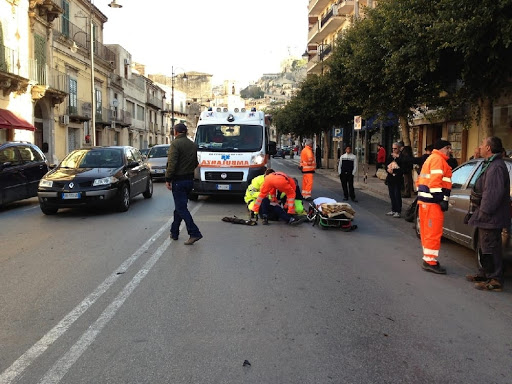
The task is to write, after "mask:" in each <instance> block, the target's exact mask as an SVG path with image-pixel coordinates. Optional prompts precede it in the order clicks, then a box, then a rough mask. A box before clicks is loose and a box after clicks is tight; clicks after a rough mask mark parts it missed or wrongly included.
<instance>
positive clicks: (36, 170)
mask: <svg viewBox="0 0 512 384" xmlns="http://www.w3.org/2000/svg"><path fill="white" fill-rule="evenodd" d="M48 169H49V167H48V161H47V160H46V157H45V156H44V154H43V152H41V150H40V149H39V148H38V147H37V146H36V145H34V144H31V143H25V142H14V141H13V142H7V143H4V144H0V206H1V205H4V204H7V203H11V202H13V201H16V200H23V199H28V198H30V197H34V196H37V186H38V184H39V180H40V179H41V177H43V176H44V174H45V173H46V172H48Z"/></svg>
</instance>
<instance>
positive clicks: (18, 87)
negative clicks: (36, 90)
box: [0, 43, 29, 96]
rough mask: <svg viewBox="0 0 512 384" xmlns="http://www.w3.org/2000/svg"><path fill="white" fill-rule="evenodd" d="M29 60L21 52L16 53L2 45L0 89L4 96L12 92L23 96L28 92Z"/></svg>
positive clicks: (0, 47) (0, 49) (0, 46)
mask: <svg viewBox="0 0 512 384" xmlns="http://www.w3.org/2000/svg"><path fill="white" fill-rule="evenodd" d="M27 61H28V60H27V58H24V57H21V55H20V53H19V51H14V50H12V49H10V48H9V47H6V46H5V45H3V44H1V43H0V89H1V90H2V91H3V95H4V96H8V95H9V94H10V93H11V92H16V93H17V94H18V95H22V94H24V93H25V92H27V88H28V84H29V69H28V66H27V65H26V64H25V65H24V63H26V62H27Z"/></svg>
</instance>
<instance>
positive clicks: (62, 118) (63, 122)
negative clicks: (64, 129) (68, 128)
mask: <svg viewBox="0 0 512 384" xmlns="http://www.w3.org/2000/svg"><path fill="white" fill-rule="evenodd" d="M59 123H60V124H61V125H68V124H69V116H68V115H61V116H59Z"/></svg>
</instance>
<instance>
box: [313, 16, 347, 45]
mask: <svg viewBox="0 0 512 384" xmlns="http://www.w3.org/2000/svg"><path fill="white" fill-rule="evenodd" d="M351 20H352V16H351V15H340V14H339V11H336V8H332V9H331V10H330V11H329V12H328V13H327V14H326V15H324V17H323V18H322V19H321V20H318V22H317V23H316V24H315V26H313V27H312V28H311V29H310V30H309V33H308V45H311V44H315V43H317V42H320V41H322V40H324V39H325V38H326V37H327V36H329V35H331V34H333V33H335V32H336V31H338V30H343V29H345V28H347V27H348V26H350V22H351Z"/></svg>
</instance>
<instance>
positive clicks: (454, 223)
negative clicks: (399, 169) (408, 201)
mask: <svg viewBox="0 0 512 384" xmlns="http://www.w3.org/2000/svg"><path fill="white" fill-rule="evenodd" d="M483 160H484V159H481V158H480V159H473V160H470V161H468V162H466V163H464V164H461V165H459V166H458V167H457V168H455V169H454V170H453V175H452V191H451V194H450V201H449V209H448V211H446V212H445V213H444V227H443V237H446V238H447V239H450V240H453V241H455V242H456V243H459V244H461V245H463V246H465V247H468V248H470V249H473V250H475V251H478V249H479V248H480V247H479V246H478V234H477V232H476V231H477V228H476V227H473V226H471V225H467V224H464V217H465V216H466V214H467V213H468V210H469V196H470V195H471V189H472V188H473V186H474V184H475V182H476V178H477V176H478V173H479V171H480V169H481V167H482V163H483ZM504 160H505V164H506V165H507V168H508V173H509V176H510V179H511V180H512V159H509V158H505V159H504ZM511 192H512V191H511ZM511 199H512V193H511ZM510 209H511V210H512V203H511V206H510ZM419 223H420V218H419V215H418V212H416V225H415V227H416V233H417V235H418V236H419V228H420V227H419ZM502 244H503V256H505V257H507V258H512V243H511V234H510V228H504V229H503V231H502Z"/></svg>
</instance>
